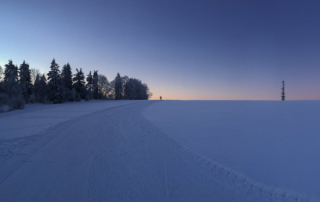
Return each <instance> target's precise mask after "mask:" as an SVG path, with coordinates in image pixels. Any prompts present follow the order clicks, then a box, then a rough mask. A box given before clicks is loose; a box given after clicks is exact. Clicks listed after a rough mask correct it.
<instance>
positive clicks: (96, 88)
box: [92, 70, 101, 99]
mask: <svg viewBox="0 0 320 202" xmlns="http://www.w3.org/2000/svg"><path fill="white" fill-rule="evenodd" d="M98 82H99V75H98V71H96V70H94V71H93V80H92V85H93V98H94V99H99V98H100V97H101V96H100V94H99V86H98Z"/></svg>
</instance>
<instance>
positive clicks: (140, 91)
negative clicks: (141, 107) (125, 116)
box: [124, 78, 152, 100]
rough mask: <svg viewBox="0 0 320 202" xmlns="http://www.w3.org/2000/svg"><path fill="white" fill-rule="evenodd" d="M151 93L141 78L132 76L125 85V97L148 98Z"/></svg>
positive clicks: (131, 98)
mask: <svg viewBox="0 0 320 202" xmlns="http://www.w3.org/2000/svg"><path fill="white" fill-rule="evenodd" d="M151 95H152V93H150V92H149V88H148V86H147V84H144V83H142V82H141V81H140V80H139V79H134V78H130V79H129V80H128V81H127V82H126V84H125V85H124V99H128V100H148V99H149V98H150V97H151Z"/></svg>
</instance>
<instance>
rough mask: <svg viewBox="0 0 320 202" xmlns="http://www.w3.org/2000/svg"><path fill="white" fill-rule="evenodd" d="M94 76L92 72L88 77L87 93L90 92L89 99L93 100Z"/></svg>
mask: <svg viewBox="0 0 320 202" xmlns="http://www.w3.org/2000/svg"><path fill="white" fill-rule="evenodd" d="M92 80H93V78H92V74H91V71H90V72H89V74H88V75H87V91H88V93H87V94H88V95H87V96H88V97H89V99H92Z"/></svg>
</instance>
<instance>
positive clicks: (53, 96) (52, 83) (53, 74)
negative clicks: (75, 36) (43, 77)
mask: <svg viewBox="0 0 320 202" xmlns="http://www.w3.org/2000/svg"><path fill="white" fill-rule="evenodd" d="M50 69H51V70H50V71H49V73H48V74H47V75H48V80H49V82H48V93H49V94H48V100H49V101H51V102H52V103H54V104H56V103H62V101H63V99H62V84H61V75H60V70H59V65H58V64H57V63H56V61H55V59H53V60H52V62H51V66H50Z"/></svg>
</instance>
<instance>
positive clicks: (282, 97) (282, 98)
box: [281, 81, 286, 101]
mask: <svg viewBox="0 0 320 202" xmlns="http://www.w3.org/2000/svg"><path fill="white" fill-rule="evenodd" d="M281 90H282V92H281V100H282V101H284V100H285V97H286V96H285V95H284V81H282V88H281Z"/></svg>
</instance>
